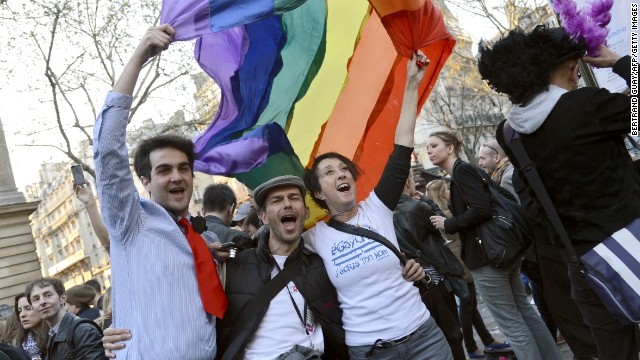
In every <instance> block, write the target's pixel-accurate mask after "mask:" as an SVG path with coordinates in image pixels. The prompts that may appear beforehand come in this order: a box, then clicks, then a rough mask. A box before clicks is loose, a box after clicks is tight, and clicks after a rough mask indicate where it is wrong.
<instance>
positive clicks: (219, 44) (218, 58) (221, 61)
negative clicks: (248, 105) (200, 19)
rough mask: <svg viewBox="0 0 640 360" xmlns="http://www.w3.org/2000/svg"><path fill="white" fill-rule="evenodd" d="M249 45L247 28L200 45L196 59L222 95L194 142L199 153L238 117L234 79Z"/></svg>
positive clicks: (210, 36) (203, 40)
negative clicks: (208, 121) (211, 118)
mask: <svg viewBox="0 0 640 360" xmlns="http://www.w3.org/2000/svg"><path fill="white" fill-rule="evenodd" d="M248 45H249V44H248V40H247V34H246V32H245V29H244V26H238V27H235V28H233V29H229V30H225V31H221V32H217V33H211V34H206V35H204V36H203V37H201V38H200V39H198V41H197V42H196V47H195V57H196V60H197V61H198V64H200V67H201V68H202V69H203V70H204V71H205V72H206V73H207V74H208V75H209V76H211V78H213V80H214V81H215V82H216V84H218V86H219V87H220V93H221V99H220V104H219V107H218V111H217V112H216V115H215V117H214V118H213V120H212V121H211V124H210V125H209V127H208V128H207V130H205V131H204V132H203V133H202V134H200V135H198V136H197V137H196V138H195V139H194V143H195V147H196V152H200V151H202V149H203V148H204V147H205V146H206V144H207V142H209V139H210V138H211V137H212V136H214V135H215V134H216V133H218V132H219V131H220V130H222V129H224V128H225V127H226V126H228V125H229V124H230V123H231V122H233V120H234V119H235V118H236V117H237V116H238V105H237V104H236V101H235V99H234V97H233V90H232V87H231V77H232V76H233V75H234V73H235V72H236V71H237V70H238V69H239V68H240V66H241V65H242V59H243V58H244V55H245V53H246V52H247V47H248Z"/></svg>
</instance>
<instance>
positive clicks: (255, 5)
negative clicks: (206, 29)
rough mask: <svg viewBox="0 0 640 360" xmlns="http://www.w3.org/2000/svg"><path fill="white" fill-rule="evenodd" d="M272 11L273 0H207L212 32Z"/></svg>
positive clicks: (247, 21) (266, 14) (268, 14)
mask: <svg viewBox="0 0 640 360" xmlns="http://www.w3.org/2000/svg"><path fill="white" fill-rule="evenodd" d="M274 13H275V9H274V0H209V24H210V27H211V31H213V32H216V31H220V30H225V29H229V28H232V27H235V26H238V25H242V24H249V23H251V22H254V21H256V20H261V19H264V18H266V17H269V16H272V15H274Z"/></svg>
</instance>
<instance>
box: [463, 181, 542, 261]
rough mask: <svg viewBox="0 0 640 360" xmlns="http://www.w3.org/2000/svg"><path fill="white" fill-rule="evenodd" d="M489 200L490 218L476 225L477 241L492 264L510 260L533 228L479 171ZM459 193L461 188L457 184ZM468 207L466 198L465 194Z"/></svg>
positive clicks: (520, 250) (529, 238)
mask: <svg viewBox="0 0 640 360" xmlns="http://www.w3.org/2000/svg"><path fill="white" fill-rule="evenodd" d="M480 171H481V170H478V175H479V176H480V178H481V179H482V182H483V185H484V188H485V191H486V193H487V194H489V198H490V202H491V218H490V219H489V220H487V221H485V222H484V223H482V224H480V225H478V226H477V227H476V228H477V241H478V243H480V245H482V247H483V248H484V250H485V253H486V254H487V259H488V260H489V264H490V265H491V266H493V267H495V268H500V267H504V266H507V265H510V264H513V263H514V262H516V261H517V260H518V259H520V258H521V257H522V255H523V254H524V253H525V251H526V250H527V249H528V248H529V246H531V243H532V240H533V239H532V236H531V234H532V233H533V229H532V228H531V224H530V223H529V220H527V217H526V215H525V214H524V212H523V211H522V210H521V209H520V206H519V205H518V204H516V203H514V202H512V201H511V200H509V199H507V198H505V197H504V196H502V194H500V193H499V192H498V191H497V190H496V189H494V188H493V187H492V186H491V184H490V183H489V182H487V180H485V178H484V177H483V176H482V174H480ZM456 185H457V186H458V189H460V193H461V194H462V196H463V197H464V192H463V191H462V188H460V185H458V184H457V183H456ZM464 201H465V203H466V204H467V207H468V206H469V202H468V201H467V199H466V198H465V200H464Z"/></svg>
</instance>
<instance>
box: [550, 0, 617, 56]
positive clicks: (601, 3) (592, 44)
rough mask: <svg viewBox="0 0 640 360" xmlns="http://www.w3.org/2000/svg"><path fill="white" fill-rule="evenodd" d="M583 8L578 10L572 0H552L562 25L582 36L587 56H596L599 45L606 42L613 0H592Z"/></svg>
mask: <svg viewBox="0 0 640 360" xmlns="http://www.w3.org/2000/svg"><path fill="white" fill-rule="evenodd" d="M589 5H590V6H589V7H588V8H586V9H584V10H578V7H577V6H576V3H575V1H574V0H553V10H554V11H555V12H556V13H558V14H559V15H560V19H561V20H562V25H563V26H564V28H565V29H566V30H567V32H568V33H569V34H571V35H573V36H575V37H576V38H578V37H583V38H584V40H585V42H586V43H587V47H588V54H589V56H598V48H599V47H600V45H606V44H607V35H608V34H609V29H607V25H609V22H610V21H611V12H610V11H611V8H612V7H613V0H594V1H593V2H591V3H590V4H589Z"/></svg>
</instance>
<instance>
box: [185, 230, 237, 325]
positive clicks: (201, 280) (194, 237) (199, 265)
mask: <svg viewBox="0 0 640 360" xmlns="http://www.w3.org/2000/svg"><path fill="white" fill-rule="evenodd" d="M178 223H179V224H180V225H182V227H183V228H184V234H185V235H186V236H187V241H188V242H189V246H190V247H191V251H192V252H193V260H194V263H195V265H196V278H197V279H198V289H199V290H200V298H201V299H202V305H203V306H204V310H205V311H206V312H207V313H209V314H211V315H215V316H216V317H217V318H220V319H222V317H223V316H224V312H225V310H227V305H228V304H229V301H228V300H227V296H226V295H225V294H224V289H223V288H222V283H220V277H219V276H218V269H217V268H216V264H215V262H214V261H213V257H211V252H210V251H209V248H208V247H207V244H206V243H205V241H204V239H203V238H202V236H200V234H198V233H197V232H196V231H195V230H194V229H193V227H192V226H191V224H190V223H189V220H187V219H186V218H181V219H180V221H178Z"/></svg>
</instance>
